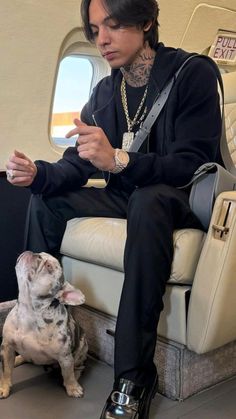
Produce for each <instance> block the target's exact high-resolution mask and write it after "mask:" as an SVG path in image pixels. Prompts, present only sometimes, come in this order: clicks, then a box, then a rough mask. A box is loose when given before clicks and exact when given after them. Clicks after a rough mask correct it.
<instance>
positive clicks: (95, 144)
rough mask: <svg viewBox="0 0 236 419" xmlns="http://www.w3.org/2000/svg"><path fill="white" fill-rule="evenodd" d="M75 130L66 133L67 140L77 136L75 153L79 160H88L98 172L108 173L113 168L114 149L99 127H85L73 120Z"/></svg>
mask: <svg viewBox="0 0 236 419" xmlns="http://www.w3.org/2000/svg"><path fill="white" fill-rule="evenodd" d="M74 124H75V125H76V128H74V129H73V130H71V131H70V132H68V134H67V135H66V137H67V138H70V137H72V136H73V135H77V134H78V140H77V145H78V146H77V151H78V154H79V156H80V157H81V159H84V160H89V161H90V162H91V163H92V164H93V165H94V166H95V167H97V168H98V169H100V170H105V171H110V170H112V169H113V168H114V166H115V161H114V155H115V149H114V148H113V147H112V146H111V144H110V142H109V140H108V138H107V136H106V135H105V133H104V131H103V130H102V129H101V128H99V127H94V126H89V125H86V124H85V123H84V122H82V121H80V120H79V119H77V118H76V119H75V120H74Z"/></svg>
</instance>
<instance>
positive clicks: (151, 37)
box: [80, 0, 159, 48]
mask: <svg viewBox="0 0 236 419" xmlns="http://www.w3.org/2000/svg"><path fill="white" fill-rule="evenodd" d="M90 3H91V0H82V2H81V9H80V10H81V16H82V22H83V27H84V34H85V37H86V38H87V39H88V41H90V42H93V40H94V39H93V38H94V36H93V33H92V31H91V27H90V24H89V6H90ZM103 3H104V7H105V9H106V10H107V11H108V13H109V15H110V16H111V17H112V18H114V19H115V20H117V22H119V23H120V24H122V25H124V26H136V27H139V28H144V27H145V25H146V24H147V23H148V22H152V26H151V28H150V29H149V30H148V31H147V32H144V40H145V41H148V43H149V45H150V47H151V48H153V47H155V45H156V44H157V43H158V26H159V23H158V15H159V7H158V4H157V2H156V0H103Z"/></svg>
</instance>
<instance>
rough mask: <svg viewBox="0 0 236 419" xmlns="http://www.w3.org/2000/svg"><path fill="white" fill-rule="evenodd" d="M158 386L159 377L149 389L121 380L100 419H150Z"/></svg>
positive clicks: (115, 386)
mask: <svg viewBox="0 0 236 419" xmlns="http://www.w3.org/2000/svg"><path fill="white" fill-rule="evenodd" d="M157 384H158V378H157V375H156V376H155V378H154V380H153V382H152V383H151V384H150V385H149V386H147V387H138V386H136V385H135V384H134V383H133V382H132V381H130V380H127V379H125V378H121V379H120V380H119V382H118V383H117V384H115V385H114V389H113V391H112V392H111V394H110V396H109V397H108V399H107V402H106V404H105V406H104V409H103V412H102V414H101V416H100V419H148V418H149V410H150V405H151V401H152V398H153V397H154V396H155V394H156V391H157Z"/></svg>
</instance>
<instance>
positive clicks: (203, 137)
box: [31, 43, 221, 195]
mask: <svg viewBox="0 0 236 419" xmlns="http://www.w3.org/2000/svg"><path fill="white" fill-rule="evenodd" d="M189 55H191V54H189V53H187V52H185V51H183V50H181V49H174V48H169V47H165V46H164V45H163V44H162V43H159V44H158V46H157V51H156V57H155V61H154V64H153V67H152V70H151V74H150V79H149V86H148V95H147V101H146V104H147V107H148V109H150V108H151V106H152V104H153V102H154V100H155V99H156V97H157V96H158V94H159V93H160V92H161V90H162V89H163V87H164V86H165V85H166V83H167V82H168V81H169V80H170V79H171V77H172V76H173V75H174V74H175V72H176V71H177V69H178V68H179V67H180V66H181V64H182V63H183V62H184V61H185V60H186V58H187V57H188V56H189ZM121 78H122V74H121V72H120V70H113V71H112V73H111V75H110V76H108V77H105V78H104V79H102V80H101V81H100V82H99V83H98V85H97V86H96V87H95V89H94V91H93V93H92V95H91V98H90V99H89V101H88V103H87V104H86V105H85V106H84V108H83V110H82V112H81V119H82V121H84V122H86V123H87V124H89V125H95V124H96V125H97V126H99V127H101V128H102V129H103V130H104V132H105V134H106V135H107V137H108V138H109V141H110V143H111V144H112V146H113V147H114V148H120V144H121V139H120V138H118V137H117V132H118V131H119V130H118V129H117V123H118V122H117V121H118V120H119V115H117V106H116V98H117V91H118V90H117V89H119V88H120V82H121ZM220 135H221V113H220V105H219V96H218V88H217V78H216V75H215V71H214V68H213V66H212V65H211V64H210V63H209V62H208V60H205V59H204V58H202V57H200V56H199V57H195V58H193V59H191V60H190V61H189V62H188V64H187V65H186V66H185V67H184V69H183V70H182V71H181V73H180V75H179V76H178V78H177V80H176V82H175V83H174V86H173V88H172V90H171V93H170V95H169V98H168V100H167V103H166V104H165V106H164V108H163V110H162V111H161V113H160V115H159V117H158V119H157V120H156V122H155V123H154V125H153V127H152V130H151V134H150V136H149V137H148V138H147V140H146V144H145V152H136V153H129V155H130V161H129V164H128V166H127V168H126V169H125V170H123V171H122V172H121V173H120V174H115V175H112V174H111V175H109V174H108V173H105V178H106V179H108V178H109V182H108V187H113V188H114V187H116V188H119V189H126V190H128V191H129V192H131V191H132V190H133V189H134V188H135V187H140V186H146V185H150V184H157V183H164V184H168V185H172V186H176V187H178V186H182V185H185V184H186V183H188V182H189V180H190V179H191V177H192V175H193V173H194V171H195V170H196V169H197V168H198V167H199V166H200V165H202V164H203V163H206V162H209V161H218V162H219V161H221V159H220V155H219V143H220ZM36 165H37V168H38V173H37V176H36V178H35V180H34V182H33V184H32V185H31V190H32V192H33V193H42V194H44V195H51V194H54V193H62V192H63V191H66V190H75V189H79V187H81V186H83V185H84V184H85V183H86V182H87V180H88V178H89V177H90V176H91V175H92V174H94V173H95V172H96V168H94V166H93V165H92V164H91V163H90V162H88V161H85V160H82V159H81V158H80V157H79V156H78V153H77V150H76V148H75V147H69V148H68V149H67V150H66V151H65V152H64V155H63V158H62V159H60V160H59V161H58V162H57V163H48V162H45V161H42V160H38V161H36Z"/></svg>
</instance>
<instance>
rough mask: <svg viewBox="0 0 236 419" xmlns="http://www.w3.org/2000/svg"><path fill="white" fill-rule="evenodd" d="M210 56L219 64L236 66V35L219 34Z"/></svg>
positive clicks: (228, 33) (229, 33)
mask: <svg viewBox="0 0 236 419" xmlns="http://www.w3.org/2000/svg"><path fill="white" fill-rule="evenodd" d="M209 56H210V57H211V58H213V60H215V61H216V62H217V63H218V64H222V65H234V64H236V33H231V32H219V33H218V34H217V36H216V39H215V41H214V43H213V45H212V47H211V49H210V52H209Z"/></svg>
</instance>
